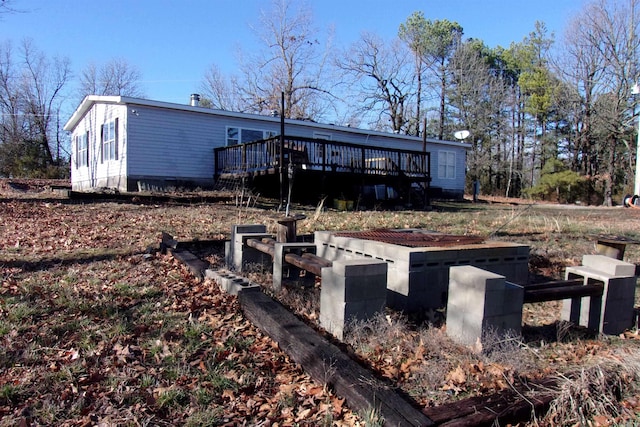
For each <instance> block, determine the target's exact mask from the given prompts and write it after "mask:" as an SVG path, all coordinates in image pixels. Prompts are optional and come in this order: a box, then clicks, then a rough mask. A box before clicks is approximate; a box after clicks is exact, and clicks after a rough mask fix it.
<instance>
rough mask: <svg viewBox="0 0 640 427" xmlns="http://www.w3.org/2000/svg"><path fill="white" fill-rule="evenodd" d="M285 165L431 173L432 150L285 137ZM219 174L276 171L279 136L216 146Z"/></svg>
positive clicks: (414, 175) (417, 176)
mask: <svg viewBox="0 0 640 427" xmlns="http://www.w3.org/2000/svg"><path fill="white" fill-rule="evenodd" d="M283 159H284V165H285V166H288V165H289V164H290V163H291V164H293V165H294V166H295V167H296V168H300V169H303V170H317V171H330V172H338V173H339V172H344V173H361V174H366V175H388V176H404V177H408V178H414V179H416V180H418V181H419V180H422V179H423V178H425V179H428V178H429V177H430V176H431V167H430V163H431V162H430V153H428V152H422V151H412V150H402V149H395V148H384V147H373V146H369V145H361V144H351V143H345V142H337V141H328V140H324V139H312V138H301V137H285V140H284V151H283ZM215 161H216V166H215V167H216V175H223V174H251V173H260V172H263V171H270V170H271V171H277V170H278V169H279V166H280V165H279V163H280V137H279V136H276V137H273V138H269V139H266V140H260V141H254V142H249V143H246V144H240V145H233V146H229V147H221V148H216V149H215Z"/></svg>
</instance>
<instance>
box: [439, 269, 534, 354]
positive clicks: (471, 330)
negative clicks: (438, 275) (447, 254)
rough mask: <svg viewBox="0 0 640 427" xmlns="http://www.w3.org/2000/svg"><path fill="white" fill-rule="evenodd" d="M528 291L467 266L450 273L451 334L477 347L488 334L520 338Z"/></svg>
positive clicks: (496, 276)
mask: <svg viewBox="0 0 640 427" xmlns="http://www.w3.org/2000/svg"><path fill="white" fill-rule="evenodd" d="M523 301H524V288H523V287H522V286H519V285H515V284H512V283H509V282H507V281H506V280H505V277H504V276H502V275H499V274H496V273H492V272H489V271H486V270H482V269H480V268H478V267H474V266H470V265H465V266H453V267H451V269H450V272H449V298H448V302H447V335H449V336H450V337H451V338H452V339H453V340H455V341H457V342H459V343H461V344H464V345H473V344H475V343H476V342H477V341H478V340H480V342H482V341H483V340H484V338H485V337H486V335H487V333H496V334H499V335H506V334H508V333H511V334H516V335H520V333H521V331H522V304H523Z"/></svg>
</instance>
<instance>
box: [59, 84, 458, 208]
mask: <svg viewBox="0 0 640 427" xmlns="http://www.w3.org/2000/svg"><path fill="white" fill-rule="evenodd" d="M283 123H284V129H285V131H284V134H285V135H286V136H287V138H294V139H299V140H300V141H305V142H304V144H306V145H304V147H303V145H302V142H300V141H298V142H291V144H292V145H291V146H292V147H295V146H296V144H298V145H297V147H298V148H297V150H304V154H305V160H303V161H302V163H303V164H301V165H298V166H301V170H303V169H304V170H313V169H315V170H316V171H320V170H322V173H323V174H325V175H326V174H331V173H332V172H339V171H340V170H338V169H340V168H336V166H337V165H338V163H336V161H335V160H334V159H332V158H331V156H338V155H339V156H340V157H341V158H342V159H343V163H341V165H342V166H345V165H346V163H344V161H345V160H344V159H347V158H348V159H349V162H350V163H349V165H350V166H351V169H352V171H353V170H358V171H360V172H362V173H364V170H365V169H366V168H369V167H372V165H374V164H375V165H376V166H375V168H376V169H375V171H376V173H377V174H378V175H379V176H380V175H391V172H392V171H391V166H390V165H391V164H394V165H395V166H394V167H395V170H396V171H398V172H399V173H400V174H401V175H402V176H408V174H406V173H404V172H403V171H404V169H405V168H409V169H411V168H413V166H411V165H412V164H413V163H415V161H416V160H415V159H418V155H419V154H420V153H426V154H427V157H426V159H427V161H426V163H428V164H427V166H426V168H424V167H421V168H416V169H415V170H413V169H412V171H413V172H412V174H413V175H411V176H412V177H413V178H412V180H413V183H414V184H415V182H417V181H420V179H416V178H415V175H416V173H415V171H416V170H418V169H420V171H421V172H420V173H421V174H422V175H424V176H423V177H422V179H423V180H424V181H425V182H428V185H429V187H430V189H431V191H433V192H434V194H435V195H439V194H441V195H443V196H445V197H453V198H460V197H462V195H463V193H464V185H465V167H466V165H465V163H466V151H467V150H468V149H469V144H465V143H461V142H453V141H440V140H434V139H427V140H426V141H423V139H422V138H419V137H415V136H407V135H399V134H393V133H386V132H378V131H372V130H365V129H357V128H353V127H348V126H335V125H331V124H320V123H315V122H311V121H305V120H292V119H286V120H284V121H283ZM281 126H282V123H281V119H280V117H277V115H275V114H274V115H272V116H264V115H257V114H247V113H237V112H231V111H223V110H216V109H211V108H205V107H202V106H199V105H198V97H197V96H192V98H191V101H190V102H189V103H185V104H176V103H169V102H160V101H154V100H148V99H140V98H132V97H125V96H96V95H91V96H87V97H86V98H85V99H84V100H83V101H82V102H81V103H80V105H79V106H78V108H77V109H76V111H75V112H74V113H73V115H72V116H71V118H70V119H69V121H68V122H67V123H66V124H65V126H64V129H65V130H66V131H69V132H70V133H71V141H72V143H71V144H72V145H71V148H72V150H71V151H72V154H71V185H72V190H73V191H93V190H98V189H105V188H110V189H114V190H118V191H123V192H124V191H136V190H138V189H141V188H148V187H146V186H145V185H148V184H158V183H161V184H164V185H177V186H182V185H185V186H186V185H193V186H200V187H203V188H209V187H212V186H214V185H215V183H216V180H217V179H219V178H220V176H222V175H223V174H224V172H225V171H227V172H228V167H229V165H225V164H223V162H222V161H221V159H227V160H228V159H229V158H230V157H229V156H230V155H233V153H232V152H229V153H224V152H223V151H225V150H226V149H227V148H228V149H231V148H233V147H236V148H238V147H242V146H245V145H247V146H248V145H249V144H250V143H252V142H255V141H264V140H270V139H271V140H274V141H276V140H277V139H278V138H279V135H280V134H281ZM325 142H326V143H329V142H330V143H331V144H333V145H332V146H331V147H332V148H329V147H324V146H322V145H323V144H324V143H325ZM311 143H313V144H315V145H313V146H312V145H309V144H311ZM274 144H276V145H274ZM274 144H272V145H268V144H267V145H263V146H252V147H253V148H252V149H251V152H252V153H253V154H255V152H256V150H265V154H264V155H265V156H267V157H268V153H271V154H273V157H274V159H276V160H273V161H277V158H278V153H277V151H278V146H277V143H274ZM336 144H340V145H339V147H338V145H336ZM316 146H317V147H319V148H318V149H317V150H315V151H314V153H316V154H314V155H315V156H316V161H315V162H314V160H313V159H310V158H309V156H310V155H309V154H308V151H307V150H308V149H312V148H313V147H316ZM270 147H271V148H270ZM273 147H275V150H274V149H273ZM281 147H284V145H281ZM336 147H337V148H336ZM344 147H346V148H344ZM367 147H370V148H371V149H374V148H375V149H377V151H375V152H373V151H371V150H368V151H367V150H365V148H367ZM338 148H340V150H342V151H340V153H338V152H337V151H335V150H337V149H338ZM384 149H388V150H395V151H393V153H391V151H389V152H383V151H380V150H384ZM281 150H282V149H281ZM292 150H296V149H295V148H292V149H291V150H289V152H292V153H293V152H294V151H292ZM344 150H348V153H351V154H348V155H347V154H345V153H347V151H344ZM301 152H302V151H301ZM235 153H236V154H235V155H237V156H241V155H242V156H245V155H246V153H245V152H243V153H244V154H240V152H239V151H236V152H235ZM390 153H391V154H390ZM412 155H415V156H412ZM401 156H403V157H402V159H401ZM298 157H299V156H298ZM289 158H290V159H293V158H294V157H293V156H290V157H289ZM396 158H397V159H398V161H395V160H394V159H396ZM240 159H241V158H240V157H237V158H236V159H235V163H237V162H238V161H239V160H240ZM244 159H245V157H242V161H244ZM280 159H282V156H280ZM407 159H409V160H407ZM267 160H268V159H267ZM267 160H265V159H263V163H264V162H266V161H267ZM289 161H292V160H289ZM421 161H423V160H421ZM412 162H413V163H412ZM307 163H308V164H307ZM423 163H424V161H423ZM381 164H384V165H386V166H384V167H381V166H380V165H381ZM401 164H402V165H401ZM270 165H271V166H273V163H270V164H267V163H264V164H263V166H265V168H264V169H269V167H268V166H270ZM403 165H404V166H403ZM325 166H326V167H325ZM271 169H273V168H271ZM341 170H342V171H343V172H344V170H345V167H342V169H341ZM405 172H406V171H405ZM260 174H262V175H265V172H264V170H261V171H260ZM362 176H363V177H364V175H362ZM314 179H315V178H314ZM330 182H331V181H330ZM332 182H333V183H334V184H332V185H335V182H344V181H340V180H338V181H332Z"/></svg>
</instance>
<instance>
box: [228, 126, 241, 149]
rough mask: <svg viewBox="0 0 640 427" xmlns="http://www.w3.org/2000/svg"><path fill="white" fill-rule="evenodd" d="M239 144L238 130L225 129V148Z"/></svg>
mask: <svg viewBox="0 0 640 427" xmlns="http://www.w3.org/2000/svg"><path fill="white" fill-rule="evenodd" d="M239 142H240V128H227V146H229V145H238V143H239Z"/></svg>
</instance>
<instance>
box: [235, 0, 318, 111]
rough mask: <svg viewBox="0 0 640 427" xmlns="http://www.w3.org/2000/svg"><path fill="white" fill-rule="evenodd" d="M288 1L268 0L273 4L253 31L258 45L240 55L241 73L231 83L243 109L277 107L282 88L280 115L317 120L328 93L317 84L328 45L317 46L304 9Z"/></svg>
mask: <svg viewBox="0 0 640 427" xmlns="http://www.w3.org/2000/svg"><path fill="white" fill-rule="evenodd" d="M294 4H298V3H294V2H293V1H291V0H274V1H273V7H272V8H271V9H270V10H268V11H266V12H264V11H263V12H262V14H261V17H260V21H259V23H258V24H257V26H256V27H255V28H254V31H255V33H256V35H257V37H258V39H259V41H260V43H261V44H262V46H263V50H261V51H259V52H257V53H255V54H249V55H244V56H243V55H241V56H240V58H239V60H240V67H239V68H240V74H241V76H240V78H238V79H237V80H232V84H233V86H234V88H235V90H236V91H237V93H238V94H239V96H240V102H239V104H240V105H243V106H244V108H243V110H245V111H250V112H255V113H262V114H265V113H270V112H272V111H274V110H275V111H280V99H281V93H283V92H284V97H285V111H284V116H285V117H291V118H304V119H314V120H317V119H318V118H320V117H321V116H322V115H323V114H324V112H325V111H326V108H327V99H328V98H330V91H329V90H328V89H326V88H324V87H323V85H322V83H323V80H322V76H323V73H324V70H325V68H326V66H327V58H328V52H329V51H330V49H328V48H327V47H325V48H324V49H323V48H322V47H321V42H320V40H319V39H318V38H317V37H316V34H317V31H316V30H315V29H314V28H313V27H312V23H313V21H312V14H311V11H310V9H309V8H307V7H306V6H304V5H302V6H299V8H298V9H294Z"/></svg>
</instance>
